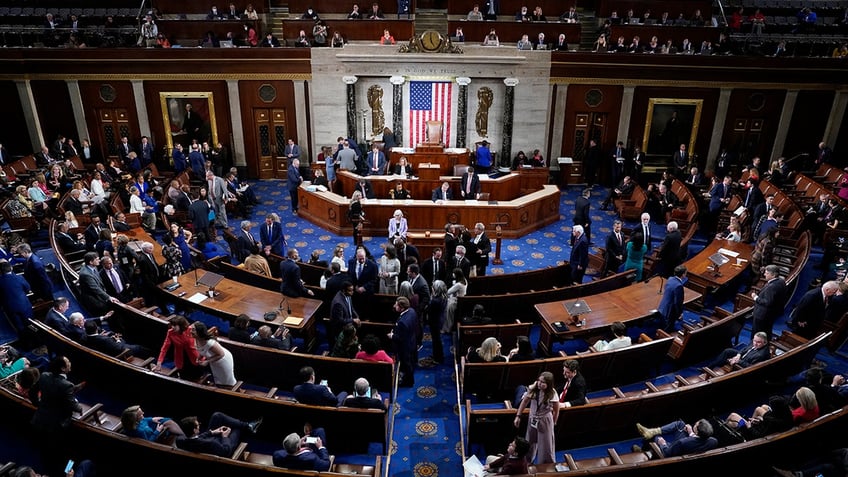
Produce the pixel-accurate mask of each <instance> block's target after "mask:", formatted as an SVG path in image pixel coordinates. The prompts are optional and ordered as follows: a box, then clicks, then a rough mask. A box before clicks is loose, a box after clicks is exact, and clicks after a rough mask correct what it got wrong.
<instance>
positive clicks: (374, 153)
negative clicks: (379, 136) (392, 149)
mask: <svg viewBox="0 0 848 477" xmlns="http://www.w3.org/2000/svg"><path fill="white" fill-rule="evenodd" d="M385 173H386V155H385V154H383V151H381V150H380V147H379V146H378V145H377V143H374V144H373V145H372V146H371V152H369V153H368V175H369V176H379V175H383V174H385Z"/></svg>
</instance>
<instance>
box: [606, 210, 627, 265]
mask: <svg viewBox="0 0 848 477" xmlns="http://www.w3.org/2000/svg"><path fill="white" fill-rule="evenodd" d="M605 245H606V246H605V249H604V269H603V271H602V272H601V277H605V276H607V273H609V272H612V273H617V272H618V268H619V267H620V266H621V264H622V263H624V252H625V245H624V237H623V236H622V234H621V221H620V220H616V221H615V222H613V223H612V233H611V234H609V236H607V241H606V244H605Z"/></svg>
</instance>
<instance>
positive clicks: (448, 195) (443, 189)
mask: <svg viewBox="0 0 848 477" xmlns="http://www.w3.org/2000/svg"><path fill="white" fill-rule="evenodd" d="M431 198H432V199H433V202H439V201H442V202H444V201H448V200H453V190H451V186H450V184H449V183H448V182H447V181H445V182H442V185H441V186H440V187H438V188H436V189H433V194H432V197H431Z"/></svg>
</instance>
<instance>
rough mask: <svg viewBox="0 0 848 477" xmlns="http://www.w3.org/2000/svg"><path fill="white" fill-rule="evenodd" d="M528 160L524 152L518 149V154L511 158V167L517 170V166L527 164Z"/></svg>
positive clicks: (528, 163)
mask: <svg viewBox="0 0 848 477" xmlns="http://www.w3.org/2000/svg"><path fill="white" fill-rule="evenodd" d="M529 165H530V160H529V159H527V155H526V154H524V151H518V154H516V155H515V157H513V158H512V167H511V168H510V169H512V170H513V171H515V170H518V168H519V167H524V166H529Z"/></svg>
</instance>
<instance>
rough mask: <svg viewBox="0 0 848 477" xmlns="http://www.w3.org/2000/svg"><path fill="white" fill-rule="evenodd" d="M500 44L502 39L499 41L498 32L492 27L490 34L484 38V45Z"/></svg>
mask: <svg viewBox="0 0 848 477" xmlns="http://www.w3.org/2000/svg"><path fill="white" fill-rule="evenodd" d="M498 45H500V41H498V34H497V33H495V29H494V28H492V29H491V30H489V34H488V35H486V36H485V37H484V38H483V46H498Z"/></svg>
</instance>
